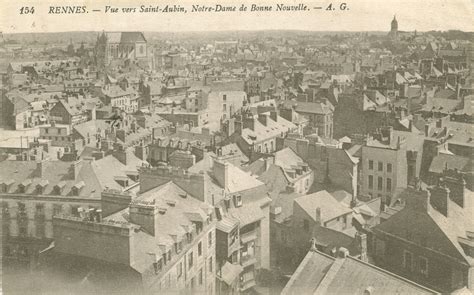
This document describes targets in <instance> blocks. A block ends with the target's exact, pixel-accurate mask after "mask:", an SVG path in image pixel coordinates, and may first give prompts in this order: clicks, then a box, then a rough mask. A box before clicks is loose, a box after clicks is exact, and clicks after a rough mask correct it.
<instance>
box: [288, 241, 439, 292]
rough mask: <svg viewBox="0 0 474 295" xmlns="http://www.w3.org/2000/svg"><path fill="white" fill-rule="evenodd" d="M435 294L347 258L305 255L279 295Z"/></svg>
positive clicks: (319, 254) (393, 275)
mask: <svg viewBox="0 0 474 295" xmlns="http://www.w3.org/2000/svg"><path fill="white" fill-rule="evenodd" d="M366 290H374V292H376V294H437V292H435V291H433V290H430V289H428V288H425V287H423V286H421V285H418V284H416V283H414V282H411V281H409V280H406V279H404V278H402V277H399V276H397V275H395V274H393V273H390V272H388V271H385V270H383V269H381V268H378V267H376V266H374V265H372V264H369V263H365V262H363V261H361V260H358V259H356V258H354V257H351V256H346V257H340V258H339V257H338V258H335V257H331V256H329V255H326V254H324V253H322V252H319V251H317V250H315V251H309V252H308V254H306V256H305V258H304V259H303V261H302V262H301V264H300V265H299V266H298V269H297V270H296V271H295V273H294V274H293V276H292V277H291V279H290V281H289V282H288V283H287V285H286V286H285V288H284V289H283V291H282V293H281V294H282V295H293V294H294V295H304V294H365V293H364V292H365V291H366Z"/></svg>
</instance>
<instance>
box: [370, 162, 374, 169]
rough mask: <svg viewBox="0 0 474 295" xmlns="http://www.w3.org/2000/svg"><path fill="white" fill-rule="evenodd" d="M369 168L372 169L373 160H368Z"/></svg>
mask: <svg viewBox="0 0 474 295" xmlns="http://www.w3.org/2000/svg"><path fill="white" fill-rule="evenodd" d="M369 170H374V161H372V160H369Z"/></svg>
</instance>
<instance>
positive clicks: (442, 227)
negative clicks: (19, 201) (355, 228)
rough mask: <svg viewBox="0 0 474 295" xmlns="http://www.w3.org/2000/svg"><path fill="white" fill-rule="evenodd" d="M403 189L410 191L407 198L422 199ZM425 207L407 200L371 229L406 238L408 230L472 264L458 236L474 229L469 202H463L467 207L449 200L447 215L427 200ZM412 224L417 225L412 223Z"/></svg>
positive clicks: (441, 251) (435, 247)
mask: <svg viewBox="0 0 474 295" xmlns="http://www.w3.org/2000/svg"><path fill="white" fill-rule="evenodd" d="M406 192H407V193H408V194H411V195H410V198H409V199H410V200H415V201H416V202H422V201H421V200H419V201H418V200H416V199H415V198H416V196H414V195H413V193H412V192H411V191H409V190H406ZM420 199H421V198H420ZM426 207H427V208H425V207H424V206H421V205H415V204H414V203H408V204H407V205H406V206H405V207H404V208H403V209H402V210H400V211H399V212H397V213H395V214H394V215H392V216H391V217H390V218H388V220H386V221H385V222H383V223H381V224H379V225H377V226H375V227H374V228H373V231H374V233H375V234H379V235H384V234H390V235H391V236H395V237H401V238H403V239H406V237H407V232H408V231H409V232H410V233H411V236H413V237H418V238H419V239H422V240H424V241H425V242H426V244H427V247H428V248H431V249H436V251H437V252H438V253H442V255H444V256H448V257H451V259H455V260H457V261H463V262H464V263H466V264H468V265H471V266H472V265H474V259H473V258H472V257H469V256H468V255H467V254H466V253H465V252H464V250H463V249H462V247H461V245H460V242H459V240H458V239H459V238H467V232H468V231H471V232H472V231H474V222H473V220H472V218H470V216H472V215H470V209H471V208H469V207H470V206H467V205H466V209H464V208H461V207H459V206H458V205H457V204H456V203H454V202H452V201H451V200H449V210H450V211H449V215H448V217H447V216H445V215H443V214H441V213H440V212H438V211H437V210H436V209H434V208H433V207H432V206H431V205H430V204H427V206H426ZM471 214H472V213H471ZM413 224H416V225H417V226H416V227H414V226H412V225H413Z"/></svg>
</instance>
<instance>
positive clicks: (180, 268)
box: [176, 261, 183, 278]
mask: <svg viewBox="0 0 474 295" xmlns="http://www.w3.org/2000/svg"><path fill="white" fill-rule="evenodd" d="M176 275H177V276H178V278H180V277H181V276H182V275H183V262H182V261H180V262H179V263H178V266H177V267H176Z"/></svg>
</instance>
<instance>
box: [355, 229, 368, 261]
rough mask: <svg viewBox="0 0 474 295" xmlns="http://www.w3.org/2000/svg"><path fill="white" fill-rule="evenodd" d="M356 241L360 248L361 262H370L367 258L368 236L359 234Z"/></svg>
mask: <svg viewBox="0 0 474 295" xmlns="http://www.w3.org/2000/svg"><path fill="white" fill-rule="evenodd" d="M356 239H357V241H358V244H359V247H360V260H362V261H364V262H368V258H367V235H366V234H364V233H360V232H357V233H356Z"/></svg>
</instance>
